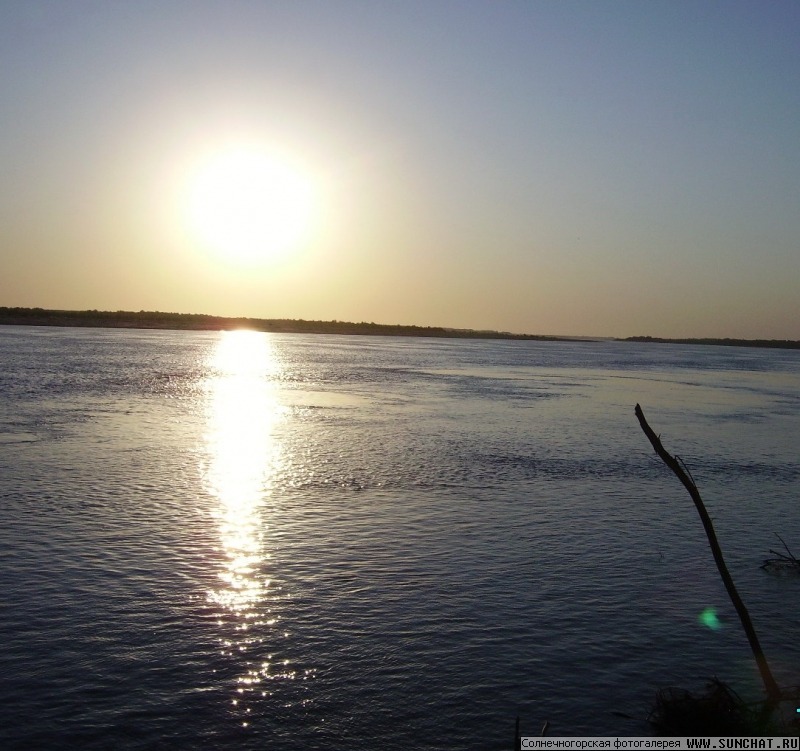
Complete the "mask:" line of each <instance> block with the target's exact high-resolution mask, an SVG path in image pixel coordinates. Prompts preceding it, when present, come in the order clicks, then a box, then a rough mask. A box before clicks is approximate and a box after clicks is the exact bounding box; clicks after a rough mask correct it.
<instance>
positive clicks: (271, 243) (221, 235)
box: [186, 146, 315, 264]
mask: <svg viewBox="0 0 800 751" xmlns="http://www.w3.org/2000/svg"><path fill="white" fill-rule="evenodd" d="M314 204H315V196H314V190H313V183H312V180H311V178H310V176H309V175H308V174H306V173H305V172H304V171H303V169H302V168H301V167H299V166H298V165H297V164H295V163H293V162H292V161H291V160H290V159H288V158H287V157H285V156H282V155H280V154H277V153H271V152H269V151H267V150H265V149H261V148H258V147H254V146H236V147H233V148H227V149H224V150H221V151H219V152H217V153H216V154H213V155H211V156H209V157H207V158H206V159H204V160H202V161H201V163H200V164H199V166H198V168H197V169H196V171H195V172H194V174H193V175H192V177H191V178H190V183H189V186H188V191H187V204H186V215H187V221H188V224H189V229H190V231H191V234H192V236H193V238H194V240H195V241H196V242H197V243H198V244H199V245H200V246H202V247H203V248H204V249H205V250H208V251H211V252H212V253H213V254H214V255H216V256H217V257H221V258H222V259H223V260H224V261H226V262H231V263H244V264H259V263H263V262H270V261H274V260H277V259H280V258H282V257H284V256H285V255H287V254H289V253H291V252H292V251H295V250H297V249H298V248H299V247H300V245H301V244H302V242H303V241H304V240H305V239H306V238H307V237H308V235H309V233H310V230H311V224H312V221H313V218H314V216H313V215H314V209H315V205H314Z"/></svg>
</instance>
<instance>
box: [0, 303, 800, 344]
mask: <svg viewBox="0 0 800 751" xmlns="http://www.w3.org/2000/svg"><path fill="white" fill-rule="evenodd" d="M0 325H6V326H60V327H83V328H126V329H168V330H175V331H226V330H231V329H239V328H248V329H253V330H255V331H265V332H270V333H277V334H350V335H357V336H419V337H430V338H440V339H511V340H522V341H545V342H595V341H601V340H602V339H603V337H568V336H547V335H541V334H512V333H510V332H507V331H477V330H474V329H451V328H444V327H442V326H410V325H409V326H406V325H402V324H383V323H367V322H365V321H362V322H361V323H352V322H349V321H306V320H303V319H290V318H243V317H240V318H236V317H227V316H212V315H206V314H203V313H164V312H161V311H146V310H140V311H138V312H135V311H125V310H117V311H107V310H47V309H45V308H8V307H0ZM608 338H609V339H611V340H612V341H619V342H643V343H650V344H700V345H709V346H724V347H761V348H770V349H800V341H794V340H791V339H713V338H701V339H668V338H661V337H653V336H630V337H627V338H622V339H620V338H617V339H614V338H613V337H608Z"/></svg>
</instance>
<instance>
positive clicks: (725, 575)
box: [635, 404, 781, 701]
mask: <svg viewBox="0 0 800 751" xmlns="http://www.w3.org/2000/svg"><path fill="white" fill-rule="evenodd" d="M635 412H636V417H637V418H638V420H639V425H641V427H642V430H643V431H644V434H645V435H646V436H647V439H648V440H649V441H650V443H651V444H652V446H653V448H654V449H655V452H656V453H657V454H658V455H659V457H660V458H661V460H662V461H663V462H664V464H666V465H667V466H668V467H669V468H670V469H671V470H672V471H673V473H674V474H675V476H676V477H677V478H678V479H679V480H680V481H681V482H682V483H683V486H684V487H685V488H686V490H688V491H689V495H690V496H691V497H692V500H693V501H694V505H695V508H696V509H697V513H698V514H700V520H701V521H702V522H703V528H704V529H705V531H706V537H708V544H709V545H710V546H711V552H712V554H713V555H714V561H715V562H716V564H717V569H718V570H719V575H720V576H721V577H722V582H723V584H724V585H725V589H726V590H727V591H728V597H730V598H731V602H732V603H733V607H734V608H736V612H737V614H738V615H739V620H740V621H741V622H742V628H744V632H745V634H746V635H747V641H748V642H750V649H751V650H752V651H753V656H754V657H755V660H756V664H757V665H758V670H759V672H760V673H761V679H762V680H763V681H764V688H765V689H766V692H767V698H768V699H770V700H772V701H778V700H779V699H780V698H781V690H780V688H779V687H778V684H777V683H776V682H775V678H773V676H772V671H770V669H769V665H768V664H767V658H766V657H764V652H763V650H762V649H761V644H760V643H759V641H758V636H757V635H756V631H755V628H753V623H752V621H751V620H750V614H749V613H748V612H747V608H746V607H745V606H744V603H743V602H742V598H741V597H739V593H738V592H737V591H736V587H735V585H734V583H733V579H732V578H731V575H730V572H729V571H728V567H727V566H726V565H725V559H724V558H723V557H722V550H721V549H720V546H719V543H718V542H717V535H716V533H715V532H714V525H713V524H712V523H711V517H710V516H709V515H708V512H707V511H706V507H705V504H704V503H703V499H702V498H701V497H700V492H699V491H698V489H697V485H695V484H694V480H693V479H692V478H691V477H690V476H689V475H688V474H687V472H686V471H684V469H683V467H682V466H681V464H682V461H681V462H679V461H678V460H677V459H676V458H675V457H674V456H671V455H670V454H669V453H667V451H666V449H665V448H664V447H663V446H662V445H661V439H660V438H659V436H657V435H656V434H655V433H654V432H653V430H652V428H651V427H650V426H649V425H648V424H647V420H646V419H645V417H644V413H643V412H642V408H641V407H640V406H639V405H638V404H637V405H636V410H635Z"/></svg>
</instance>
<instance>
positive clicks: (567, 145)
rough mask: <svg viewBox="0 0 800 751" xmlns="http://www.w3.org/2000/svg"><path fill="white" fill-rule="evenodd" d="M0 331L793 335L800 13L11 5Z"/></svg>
mask: <svg viewBox="0 0 800 751" xmlns="http://www.w3.org/2000/svg"><path fill="white" fill-rule="evenodd" d="M231 154H238V155H239V158H241V157H242V155H244V159H245V161H246V162H247V163H248V164H258V163H260V162H259V159H261V158H262V157H264V158H265V159H268V160H272V161H270V162H269V163H270V164H272V165H273V172H270V173H269V174H271V175H273V174H275V172H274V169H277V168H274V165H275V164H281V165H283V167H281V169H284V170H285V171H289V172H290V173H291V174H292V175H294V176H295V178H296V179H297V180H300V181H301V183H302V185H303V186H305V187H304V188H303V190H305V191H306V193H304V194H303V195H304V196H305V197H304V198H303V199H302V200H303V201H305V203H303V205H302V207H301V208H302V211H299V212H295V213H296V214H297V217H299V218H297V217H296V218H295V219H294V220H293V221H294V222H295V226H293V227H288V228H283V229H284V230H285V233H288V235H287V237H289V236H291V238H293V239H292V240H291V243H290V242H288V241H287V242H286V243H285V244H284V245H285V247H283V253H281V254H276V253H274V252H272V251H271V250H270V249H269V248H266V247H265V248H264V252H263V254H261V255H259V254H258V253H256V255H255V257H253V255H252V248H251V249H250V250H251V256H250V257H248V258H241V257H240V256H239V254H238V252H237V249H236V248H234V247H233V246H232V245H231V246H229V247H224V242H222V241H220V240H219V237H216V236H215V237H212V236H213V235H214V233H215V232H216V233H217V235H219V233H220V232H222V234H223V235H224V236H225V237H234V238H237V242H238V241H241V242H245V239H244V238H245V236H244V235H242V236H241V237H240V235H239V234H237V232H236V231H233V230H231V231H228V230H229V229H230V226H231V225H230V222H231V221H237V222H239V224H242V225H246V224H247V222H251V221H253V213H254V212H255V213H256V214H259V216H261V215H262V214H263V215H265V216H266V215H271V214H270V211H271V210H272V212H273V213H276V212H277V213H278V214H281V212H284V213H285V212H289V213H292V211H293V209H292V208H291V206H292V205H294V204H291V205H290V201H293V200H294V199H291V198H286V199H285V200H284V198H285V196H291V195H293V194H292V190H291V189H290V188H288V187H287V183H285V182H283V183H279V184H278V185H277V186H271V185H270V184H269V183H268V181H267V179H266V178H265V179H264V180H260V178H259V177H258V175H253V174H250V175H248V174H247V168H245V169H244V173H243V174H240V173H242V170H241V168H240V169H239V173H235V172H234V173H231V169H233V168H231V169H229V170H228V172H226V171H225V169H224V168H219V164H220V163H222V164H227V163H228V162H230V160H231V156H230V155H231ZM248 155H252V156H253V159H252V160H251V159H250V158H249V156H248ZM265 155H266V156H265ZM226 159H227V160H228V162H225V160H226ZM215 160H216V161H215ZM234 161H235V160H234ZM214 164H217V165H218V168H216V171H215V168H214V167H213V166H209V165H214ZM279 171H280V170H279ZM226 175H227V177H226ZM237 175H238V177H237ZM270 179H272V178H270ZM203 180H205V181H206V182H205V183H202V181H203ZM228 180H231V181H232V183H231V185H228V182H227V181H228ZM237 180H238V183H237ZM242 181H244V184H245V186H250V187H249V188H246V189H245V190H244V191H243V189H242V187H241V185H242ZM248 181H249V182H248ZM209 182H210V187H209V185H208V183H209ZM201 183H202V184H205V188H204V189H205V190H206V193H205V194H204V196H205V197H204V198H203V199H202V200H200V199H198V198H197V196H198V195H199V193H198V191H200V188H199V187H198V186H199V185H201ZM215 186H216V187H215ZM276 191H277V192H276ZM298 200H299V199H298ZM243 205H246V207H247V208H246V209H241V206H243ZM217 207H222V208H217ZM276 207H277V208H276ZM220 212H222V213H221V214H220ZM226 212H227V213H226ZM237 212H238V213H237ZM218 214H220V215H219V216H218ZM281 215H282V214H281ZM226 222H228V224H226ZM258 226H261V225H257V227H256V230H254V232H256V235H254V236H249V235H248V236H247V238H246V242H249V243H250V244H254V243H255V245H258V243H259V242H261V241H262V240H263V242H264V244H267V242H268V241H267V239H266V237H267V235H265V236H264V238H260V236H259V235H258ZM262 229H263V227H262ZM270 231H272V230H270ZM264 232H266V230H264ZM285 233H284V234H285ZM270 237H271V236H270ZM215 242H216V243H217V244H216V246H214V243H215ZM220 243H222V245H221V244H220ZM212 246H214V247H212ZM0 305H8V306H17V305H19V306H41V307H46V308H62V309H86V308H97V309H101V310H118V309H124V310H140V309H147V310H151V309H156V310H165V311H178V312H204V313H214V314H220V315H245V316H255V317H263V318H305V319H339V320H353V321H375V322H380V323H406V324H421V325H442V326H454V327H468V328H491V329H499V330H508V331H515V332H528V333H541V334H567V335H570V334H571V335H598V336H604V335H605V336H628V335H635V334H650V335H654V336H732V337H763V338H790V339H800V2H796V1H795V0H792V1H786V2H782V1H780V0H770V1H768V2H765V1H764V0H757V1H755V2H737V1H735V0H730V1H727V2H713V1H708V0H691V1H690V2H681V1H680V0H670V1H669V2H658V1H656V0H653V1H643V0H633V1H632V2H616V1H609V2H603V1H602V0H590V1H588V2H572V1H570V0H559V1H553V2H549V1H537V0H529V1H528V2H498V1H496V0H492V1H490V0H485V1H483V2H469V1H465V0H459V1H458V2H445V1H444V0H423V1H421V2H416V1H414V0H397V1H396V2H377V1H374V2H369V1H368V0H358V1H353V2H349V1H344V0H325V1H322V0H320V1H319V2H304V1H303V0H291V1H290V0H284V1H282V2H267V1H260V2H256V1H253V2H243V1H238V0H225V1H224V2H223V1H220V2H205V1H203V0H186V1H185V2H183V1H179V0H159V1H157V2H156V1H153V2H148V1H147V0H136V1H135V2H131V1H130V0H123V1H121V2H116V1H115V0H100V1H98V2H83V1H82V0H71V1H69V2H67V1H66V0H53V1H52V2H39V1H38V0H22V1H20V2H15V1H14V0H5V1H4V2H2V3H1V4H0Z"/></svg>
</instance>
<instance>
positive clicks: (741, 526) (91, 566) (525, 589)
mask: <svg viewBox="0 0 800 751" xmlns="http://www.w3.org/2000/svg"><path fill="white" fill-rule="evenodd" d="M0 400H1V401H0V565H1V568H0V570H2V574H3V589H2V592H3V598H2V609H0V669H2V676H3V680H2V682H1V683H0V699H1V700H2V701H0V747H3V748H70V747H73V748H77V747H80V748H131V749H150V748H201V747H203V748H224V749H264V748H279V749H280V748H307V749H353V750H355V751H358V750H360V749H364V750H366V749H374V748H382V749H387V750H389V751H391V750H393V749H398V750H399V749H411V748H413V749H441V748H458V749H509V748H510V747H511V743H512V740H513V731H514V720H515V718H516V716H517V715H519V716H520V718H521V722H522V728H523V730H524V731H526V732H528V733H530V734H538V731H539V728H540V726H541V724H542V723H543V722H544V721H545V720H549V721H550V725H551V734H552V735H584V736H587V735H603V734H615V735H616V734H619V735H643V734H646V733H647V732H648V731H647V726H646V724H645V723H644V721H643V718H644V716H645V715H646V713H647V711H648V709H649V702H650V700H651V698H652V696H653V693H654V691H655V689H656V688H657V687H658V686H663V685H667V684H679V685H682V686H685V687H687V688H697V687H700V686H701V685H702V684H703V682H704V680H705V678H707V677H709V676H712V675H718V676H719V677H721V678H723V679H726V680H729V681H731V682H732V683H733V684H734V686H735V687H736V688H737V689H738V690H740V692H741V693H744V694H753V695H755V694H757V692H758V689H759V684H758V676H757V674H756V673H755V670H754V668H753V665H752V660H751V658H750V656H749V652H748V647H747V642H746V640H745V638H744V636H743V635H742V634H741V630H740V628H739V627H738V625H737V622H736V616H735V613H734V611H733V609H732V607H731V606H730V604H729V603H728V601H727V597H726V594H725V592H724V589H723V587H722V585H721V583H720V582H719V578H718V575H717V573H716V570H715V569H714V564H713V560H712V558H711V555H710V553H709V551H708V548H707V545H706V542H705V537H704V534H703V531H702V528H701V526H700V523H699V520H698V518H697V515H696V512H695V510H694V507H693V506H692V503H691V500H690V499H689V497H688V495H686V493H685V491H684V490H683V488H682V487H681V486H680V485H679V484H678V483H677V481H676V480H675V478H674V477H672V476H671V475H670V474H669V473H668V471H667V470H666V469H665V468H663V467H662V466H661V465H660V464H659V462H658V460H657V458H656V457H655V456H654V455H653V453H652V450H651V449H650V446H649V444H648V443H647V441H646V438H645V437H644V435H643V434H642V433H641V431H640V429H639V426H638V423H637V422H636V419H635V417H634V415H633V407H634V405H635V404H636V403H637V402H640V403H641V404H642V406H643V408H644V410H645V413H646V415H647V417H648V419H649V420H650V422H651V424H652V425H653V427H654V429H655V430H656V432H658V433H660V434H661V436H662V440H663V441H664V443H665V445H666V447H667V448H668V449H669V450H672V451H674V452H677V453H678V454H680V455H681V456H682V457H683V458H684V460H685V461H686V463H687V465H688V466H689V467H690V468H691V470H692V473H693V475H694V477H695V479H696V481H697V483H698V485H699V487H700V490H701V492H702V493H703V495H704V498H705V499H706V502H707V504H708V506H709V509H710V512H711V513H712V515H713V517H714V519H715V523H716V525H717V531H718V533H719V536H720V539H721V542H722V545H723V549H724V551H725V554H726V557H727V559H728V563H729V566H730V568H731V570H732V573H733V575H734V578H735V580H736V581H737V583H738V585H739V588H740V590H741V593H742V595H743V597H744V599H745V601H746V603H747V604H748V607H749V609H750V613H751V616H752V617H753V620H754V622H755V624H756V627H757V628H758V630H759V632H760V635H761V639H762V642H763V645H764V648H765V651H766V652H767V657H768V658H769V660H770V662H771V664H772V666H773V670H774V672H775V673H776V675H777V677H778V680H779V682H782V683H791V684H796V683H799V682H800V677H798V676H800V646H798V642H797V633H798V630H799V629H800V580H798V579H796V578H795V579H793V578H791V577H774V576H769V575H767V574H765V573H764V572H763V571H761V570H760V568H759V565H760V563H761V561H762V559H763V558H764V557H766V556H767V555H769V549H770V548H774V547H776V544H778V543H777V540H776V538H775V537H774V533H775V532H778V533H780V534H781V536H782V537H783V538H784V539H785V540H786V541H787V542H788V543H789V545H790V547H791V546H792V543H794V548H795V549H800V497H799V495H800V494H799V493H798V490H800V457H798V450H797V446H798V437H800V353H798V352H790V351H777V350H754V349H736V348H727V347H724V348H723V347H720V348H704V347H688V346H677V345H652V344H650V345H647V344H626V343H617V342H596V343H578V342H575V343H552V342H513V341H469V340H428V339H401V338H380V337H374V338H373V337H344V336H342V337H337V336H327V337H326V336H300V335H285V336H284V335H265V334H256V333H250V332H231V333H216V332H214V333H211V332H209V333H186V332H155V331H141V332H140V331H123V330H119V331H118V330H88V329H86V330H79V329H49V328H23V327H2V328H0ZM706 608H714V609H715V610H716V612H717V614H718V616H719V619H720V621H721V623H722V627H721V628H719V629H710V628H707V627H706V626H704V625H703V624H702V623H700V622H699V620H698V616H699V614H700V613H701V612H702V611H703V610H704V609H706ZM615 713H625V714H628V715H631V716H632V717H634V718H636V719H625V718H623V717H620V716H619V714H615Z"/></svg>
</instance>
